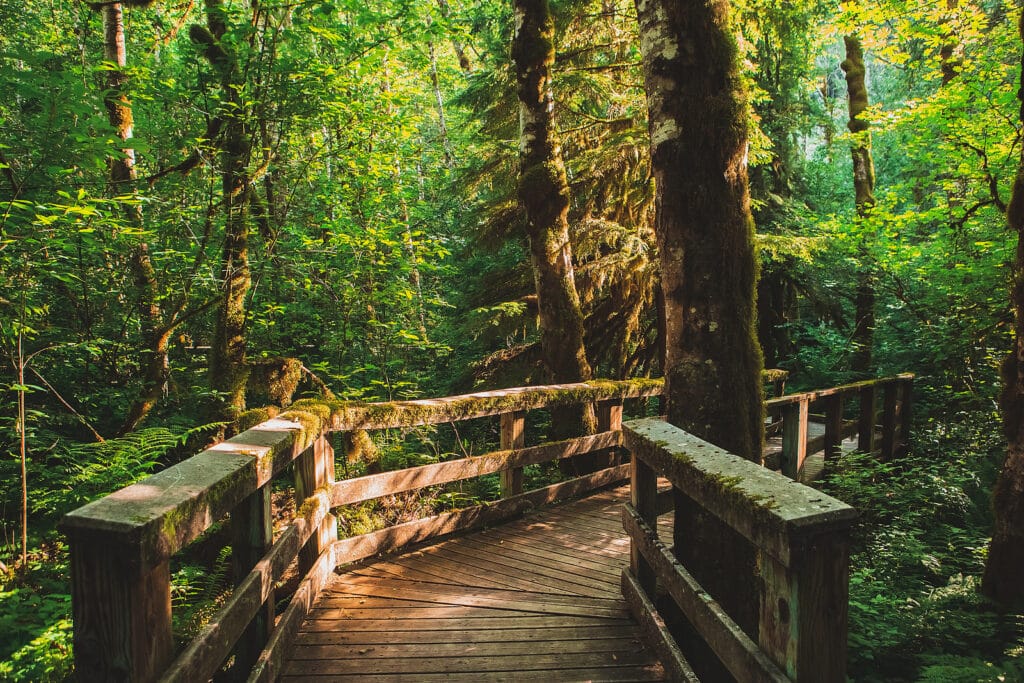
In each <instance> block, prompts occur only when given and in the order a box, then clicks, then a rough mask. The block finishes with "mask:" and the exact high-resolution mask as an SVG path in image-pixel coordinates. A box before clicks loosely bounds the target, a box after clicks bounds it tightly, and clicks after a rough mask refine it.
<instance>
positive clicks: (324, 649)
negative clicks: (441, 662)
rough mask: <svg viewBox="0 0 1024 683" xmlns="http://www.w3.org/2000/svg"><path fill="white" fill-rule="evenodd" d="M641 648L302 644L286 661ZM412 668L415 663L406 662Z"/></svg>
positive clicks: (609, 642)
mask: <svg viewBox="0 0 1024 683" xmlns="http://www.w3.org/2000/svg"><path fill="white" fill-rule="evenodd" d="M640 647H642V646H641V645H640V642H639V641H638V639H637V638H636V637H635V636H634V637H629V636H622V635H621V634H620V637H618V638H600V639H592V640H564V641H563V640H558V639H555V640H542V641H536V642H531V641H515V640H512V641H508V642H504V643H493V642H492V643H426V644H424V643H403V644H390V645H386V644H374V645H305V644H296V645H294V646H293V647H292V651H291V656H290V658H291V659H293V660H301V659H312V660H322V659H328V660H329V659H355V660H367V659H370V660H372V659H396V660H401V659H420V658H423V657H459V656H462V657H507V656H514V655H518V656H530V657H532V656H534V655H549V654H559V653H564V654H588V653H594V654H597V655H598V656H601V655H604V654H605V653H608V652H635V651H636V650H637V649H639V648H640ZM410 664H411V666H413V667H415V666H416V665H417V664H418V662H410Z"/></svg>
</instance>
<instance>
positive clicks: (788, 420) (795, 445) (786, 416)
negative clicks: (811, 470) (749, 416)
mask: <svg viewBox="0 0 1024 683" xmlns="http://www.w3.org/2000/svg"><path fill="white" fill-rule="evenodd" d="M809 407H810V402H809V401H806V400H801V401H797V402H796V403H795V404H790V405H788V406H786V407H785V408H783V410H782V473H783V474H784V475H786V476H787V477H789V478H790V479H799V478H800V473H801V472H802V471H803V468H804V460H806V459H807V451H808V448H807V419H808V410H809Z"/></svg>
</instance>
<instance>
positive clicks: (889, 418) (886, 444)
mask: <svg viewBox="0 0 1024 683" xmlns="http://www.w3.org/2000/svg"><path fill="white" fill-rule="evenodd" d="M899 391H900V385H899V384H898V383H896V382H893V383H892V384H886V385H885V392H884V393H883V395H882V446H881V448H882V455H881V457H882V460H883V461H886V462H887V461H889V460H892V459H893V456H894V455H896V427H897V425H898V424H899V423H898V420H899V415H898V411H899V407H900V406H899Z"/></svg>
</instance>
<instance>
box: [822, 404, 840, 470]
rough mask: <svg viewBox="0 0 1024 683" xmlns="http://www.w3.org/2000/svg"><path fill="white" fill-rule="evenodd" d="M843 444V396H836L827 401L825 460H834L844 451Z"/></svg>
mask: <svg viewBox="0 0 1024 683" xmlns="http://www.w3.org/2000/svg"><path fill="white" fill-rule="evenodd" d="M842 444H843V395H842V394H835V395H833V396H829V397H827V398H826V399H825V460H826V462H827V461H828V460H829V458H834V457H836V456H838V455H839V454H840V452H841V451H842Z"/></svg>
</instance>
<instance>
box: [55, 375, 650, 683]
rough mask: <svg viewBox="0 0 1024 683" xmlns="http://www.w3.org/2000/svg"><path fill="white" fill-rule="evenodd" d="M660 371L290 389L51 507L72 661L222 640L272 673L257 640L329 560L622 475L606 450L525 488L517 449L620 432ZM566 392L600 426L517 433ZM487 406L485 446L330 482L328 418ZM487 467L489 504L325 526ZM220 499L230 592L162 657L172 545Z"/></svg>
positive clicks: (146, 655)
mask: <svg viewBox="0 0 1024 683" xmlns="http://www.w3.org/2000/svg"><path fill="white" fill-rule="evenodd" d="M661 386H662V383H661V381H660V380H648V379H639V380H629V381H622V382H618V381H608V380H596V381H591V382H587V383H580V384H568V385H553V386H542V387H527V388H516V389H506V390H499V391H489V392H481V393H475V394H468V395H463V396H453V397H447V398H442V399H426V400H417V401H395V402H389V403H361V402H338V401H331V402H327V401H314V400H303V401H298V402H296V403H295V404H293V406H292V408H291V409H290V410H288V411H286V412H284V413H282V414H280V415H278V416H277V417H275V418H274V419H271V420H268V421H266V422H263V423H261V424H259V425H257V426H256V427H253V428H252V429H248V430H246V431H244V432H242V433H241V434H239V435H237V436H235V437H232V438H231V439H228V440H226V441H224V442H221V443H219V444H217V445H215V446H213V447H211V448H208V449H206V450H204V451H202V452H201V453H199V454H197V455H195V456H193V457H192V458H189V459H188V460H185V461H184V462H181V463H179V464H177V465H174V466H172V467H169V468H167V469H166V470H163V471H162V472H159V473H157V474H155V475H153V476H151V477H148V478H147V479H145V480H143V481H141V482H139V483H137V484H134V485H132V486H129V487H127V488H124V489H121V490H120V491H117V492H115V493H113V494H111V495H109V496H106V497H105V498H102V499H100V500H97V501H94V502H92V503H90V504H88V505H85V506H83V507H81V508H79V509H77V510H75V511H73V512H72V513H70V514H68V515H67V516H66V517H65V518H64V520H63V522H62V528H63V530H64V531H65V533H66V534H67V535H68V537H69V540H70V545H71V556H72V584H73V585H72V601H73V613H74V621H75V635H74V638H75V657H76V670H77V672H78V675H79V676H80V677H82V678H83V679H87V680H107V679H111V678H116V679H118V680H124V679H127V680H133V681H154V680H158V679H160V680H182V681H189V680H199V679H204V680H205V677H208V676H209V675H212V674H213V673H214V672H215V671H216V670H217V668H219V667H220V665H221V663H222V662H223V660H224V658H225V657H226V656H227V655H228V654H229V653H230V652H231V651H232V647H235V650H234V652H235V660H236V663H238V664H239V665H240V666H241V667H242V670H248V668H249V667H250V666H252V665H253V664H255V663H257V660H259V662H261V665H260V666H257V669H256V672H255V673H254V674H253V675H254V676H255V677H256V679H262V678H261V677H266V676H272V673H273V669H274V663H275V662H274V660H273V657H271V656H270V655H268V653H267V651H264V645H265V644H267V642H268V639H270V645H271V646H275V643H278V644H279V643H280V641H281V637H282V629H284V630H285V631H287V630H288V627H290V626H294V627H295V628H297V627H298V623H301V616H304V614H305V612H306V611H308V608H309V606H310V605H311V604H312V601H313V600H314V599H315V597H316V595H317V593H318V592H319V590H320V588H322V586H323V585H324V583H325V582H326V580H327V578H328V577H329V575H330V573H331V571H332V570H333V568H334V566H335V562H336V561H345V562H349V561H353V560H354V559H358V558H359V557H367V556H369V555H372V554H375V553H376V552H380V551H381V550H386V549H388V548H392V547H397V545H401V544H402V543H409V542H415V541H417V540H422V539H424V538H429V537H431V536H434V535H437V534H440V533H448V532H450V531H452V530H454V529H461V528H465V527H466V526H470V525H472V524H475V523H479V522H480V520H485V519H496V518H499V517H502V516H508V515H511V514H517V513H521V512H522V511H523V510H525V509H527V508H528V507H530V506H533V505H537V504H540V503H543V502H547V501H549V500H553V499H554V498H558V497H563V496H567V495H573V494H576V493H581V492H583V491H585V490H587V489H588V488H593V487H596V486H601V485H606V484H609V483H613V482H614V481H616V480H621V479H623V478H624V477H626V476H628V466H624V465H618V466H613V467H608V468H606V469H604V470H601V471H599V472H597V473H594V474H592V475H588V476H585V477H580V478H578V479H576V480H570V481H569V482H563V483H561V484H557V485H555V486H553V487H548V489H541V490H540V491H534V492H527V493H523V491H522V467H524V466H525V465H527V464H531V463H534V462H542V461H547V460H551V459H555V458H559V457H571V456H573V455H576V454H579V453H592V452H600V451H602V450H604V451H607V449H608V448H610V447H615V446H617V445H618V439H619V437H618V429H619V425H620V424H621V415H622V401H623V400H624V399H629V398H642V397H647V396H654V395H658V394H660V393H661ZM579 403H596V404H597V405H598V408H599V415H598V417H599V428H600V429H602V430H604V431H605V432H611V433H610V434H608V433H605V434H598V435H595V436H593V437H583V438H581V439H575V440H569V441H567V442H561V443H558V444H546V445H543V446H540V447H535V448H530V449H524V448H523V440H522V433H523V424H524V416H525V413H526V412H527V411H529V410H533V409H536V408H550V407H554V406H565V405H572V404H579ZM492 415H500V416H501V422H502V430H501V441H502V443H501V449H502V450H500V451H498V452H495V453H491V454H488V455H485V456H478V457H477V458H470V459H466V460H460V461H454V462H451V463H438V464H437V465H428V466H424V467H422V468H412V469H410V470H403V471H401V472H394V473H385V474H384V475H373V476H371V477H363V478H361V479H359V480H350V481H346V482H340V483H337V484H336V483H335V482H334V453H333V450H332V449H331V447H330V443H329V439H328V435H329V434H330V433H331V432H336V431H350V430H368V429H389V428H401V427H411V426H417V425H426V424H440V423H446V422H455V421H461V420H468V419H473V418H479V417H486V416H492ZM293 462H294V463H295V464H296V467H295V471H296V509H297V510H298V515H297V518H296V520H295V521H294V523H293V524H292V526H290V527H288V528H287V529H285V530H284V531H282V532H281V533H280V534H279V535H278V538H277V541H276V543H274V542H273V541H274V538H273V534H272V529H271V518H270V485H269V484H270V482H272V481H273V480H274V479H275V477H277V476H278V475H280V474H281V473H282V472H283V471H284V470H285V468H286V467H287V466H288V465H290V464H292V463H293ZM491 472H501V473H502V484H503V486H502V489H503V498H504V499H503V500H502V501H501V502H500V503H501V504H500V505H499V504H495V505H491V506H478V508H479V509H470V510H468V511H459V512H457V513H448V514H447V515H438V516H436V517H434V518H428V519H427V520H421V521H420V522H418V523H414V525H413V526H408V525H400V526H399V527H391V528H389V529H386V530H384V531H385V532H386V533H380V532H378V533H377V534H376V536H374V535H373V534H370V535H367V536H366V537H359V538H358V539H354V540H353V539H349V540H347V541H341V542H337V541H336V539H337V527H336V522H335V520H334V518H333V516H332V515H331V514H330V510H331V509H332V508H333V507H336V506H338V505H341V504H346V503H350V502H354V501H355V500H367V499H369V498H372V497H374V496H375V495H377V494H376V493H375V492H381V491H387V493H393V492H397V491H398V490H412V489H415V488H421V487H422V486H426V485H429V484H434V483H444V482H447V481H455V480H458V479H463V478H468V477H475V476H479V475H481V474H486V473H491ZM380 495H386V494H384V493H381V494H380ZM228 513H230V514H231V527H232V549H233V551H232V557H233V565H234V575H235V582H236V589H235V592H234V594H233V596H232V598H231V599H230V600H229V602H228V604H227V605H226V606H225V608H224V609H222V610H221V611H220V612H219V613H218V617H217V618H215V619H213V620H211V623H210V626H208V627H207V628H206V629H205V630H204V631H203V633H201V634H200V636H199V637H198V638H197V639H196V640H195V641H194V642H193V644H192V645H191V646H190V647H189V648H187V649H186V651H185V653H183V655H182V656H180V657H179V658H178V659H177V660H176V661H175V663H174V664H173V665H172V664H171V660H172V658H173V655H174V652H173V642H172V635H171V604H170V557H171V556H172V555H173V554H174V553H175V552H177V551H179V550H180V549H182V548H183V547H184V546H186V545H187V544H188V543H190V542H191V541H193V540H195V539H196V538H197V537H198V536H199V535H200V534H202V533H203V532H204V531H206V530H207V529H209V528H210V527H211V526H212V525H213V524H214V523H215V522H217V521H218V520H220V519H223V518H224V517H225V516H226V515H228ZM399 540H400V541H401V543H399V542H397V541H399ZM346 544H347V545H346ZM296 555H298V556H299V557H300V573H301V574H302V575H304V576H306V580H305V581H304V583H303V584H302V587H301V588H300V592H299V593H298V594H297V595H296V598H295V599H293V601H292V607H295V609H292V607H289V610H288V611H286V613H285V614H284V615H283V616H282V618H281V621H280V622H279V623H278V626H277V629H278V633H277V635H275V637H274V638H270V632H271V631H272V630H274V627H273V624H274V618H275V615H274V614H273V604H274V600H273V584H274V582H275V581H276V580H277V579H278V578H279V577H280V576H281V574H282V573H283V571H284V569H285V568H286V567H287V566H288V564H289V563H290V562H292V561H293V559H294V558H295V557H296ZM243 633H244V635H243ZM236 643H237V647H236ZM261 651H262V653H261ZM268 672H269V673H268Z"/></svg>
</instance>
